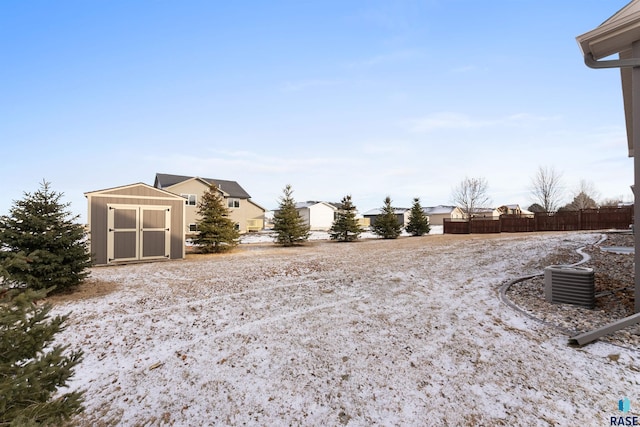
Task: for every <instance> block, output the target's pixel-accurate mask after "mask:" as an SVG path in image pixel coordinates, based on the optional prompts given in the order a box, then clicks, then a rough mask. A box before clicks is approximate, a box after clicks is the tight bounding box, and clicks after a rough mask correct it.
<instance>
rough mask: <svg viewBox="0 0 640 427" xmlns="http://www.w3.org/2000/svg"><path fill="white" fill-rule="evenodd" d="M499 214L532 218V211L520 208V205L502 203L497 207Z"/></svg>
mask: <svg viewBox="0 0 640 427" xmlns="http://www.w3.org/2000/svg"><path fill="white" fill-rule="evenodd" d="M498 211H499V212H500V215H517V216H521V217H531V218H533V216H534V215H533V212H529V211H528V210H526V209H522V208H520V205H518V204H515V205H502V206H500V207H499V208H498Z"/></svg>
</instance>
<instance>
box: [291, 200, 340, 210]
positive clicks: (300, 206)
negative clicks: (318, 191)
mask: <svg viewBox="0 0 640 427" xmlns="http://www.w3.org/2000/svg"><path fill="white" fill-rule="evenodd" d="M315 205H325V206H327V207H329V208H331V209H333V210H337V208H336V207H335V206H334V205H333V204H331V203H328V202H316V201H313V200H309V201H307V202H298V203H296V209H304V208H310V207H311V206H315Z"/></svg>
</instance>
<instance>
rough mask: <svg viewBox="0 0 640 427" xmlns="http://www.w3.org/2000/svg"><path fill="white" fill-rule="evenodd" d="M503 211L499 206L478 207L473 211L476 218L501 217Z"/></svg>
mask: <svg viewBox="0 0 640 427" xmlns="http://www.w3.org/2000/svg"><path fill="white" fill-rule="evenodd" d="M500 215H502V212H501V211H500V209H499V208H476V209H475V210H474V211H473V215H472V216H473V217H474V218H486V219H500Z"/></svg>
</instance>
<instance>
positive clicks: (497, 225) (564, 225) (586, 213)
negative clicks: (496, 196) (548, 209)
mask: <svg viewBox="0 0 640 427" xmlns="http://www.w3.org/2000/svg"><path fill="white" fill-rule="evenodd" d="M632 223H633V206H627V207H622V208H600V209H584V210H580V211H560V212H552V213H545V212H542V213H536V214H535V215H534V217H533V218H531V217H524V216H519V215H501V216H500V218H496V219H491V218H472V219H471V221H468V220H452V219H447V218H445V220H444V230H443V232H444V233H445V234H469V233H523V232H527V231H575V230H605V229H619V230H628V229H629V226H630V225H631V224H632Z"/></svg>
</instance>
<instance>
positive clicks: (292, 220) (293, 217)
mask: <svg viewBox="0 0 640 427" xmlns="http://www.w3.org/2000/svg"><path fill="white" fill-rule="evenodd" d="M283 193H284V196H283V197H281V198H280V206H279V208H278V211H277V212H276V213H275V214H274V215H273V231H274V232H275V233H276V236H275V240H276V243H278V244H280V245H283V246H293V245H296V244H300V243H302V242H305V241H306V240H307V239H308V238H309V226H308V225H307V224H306V223H305V222H304V219H303V218H301V217H300V214H299V213H298V211H297V210H296V202H295V200H294V199H293V196H292V194H293V190H292V189H291V185H287V186H286V187H285V188H284V190H283Z"/></svg>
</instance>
